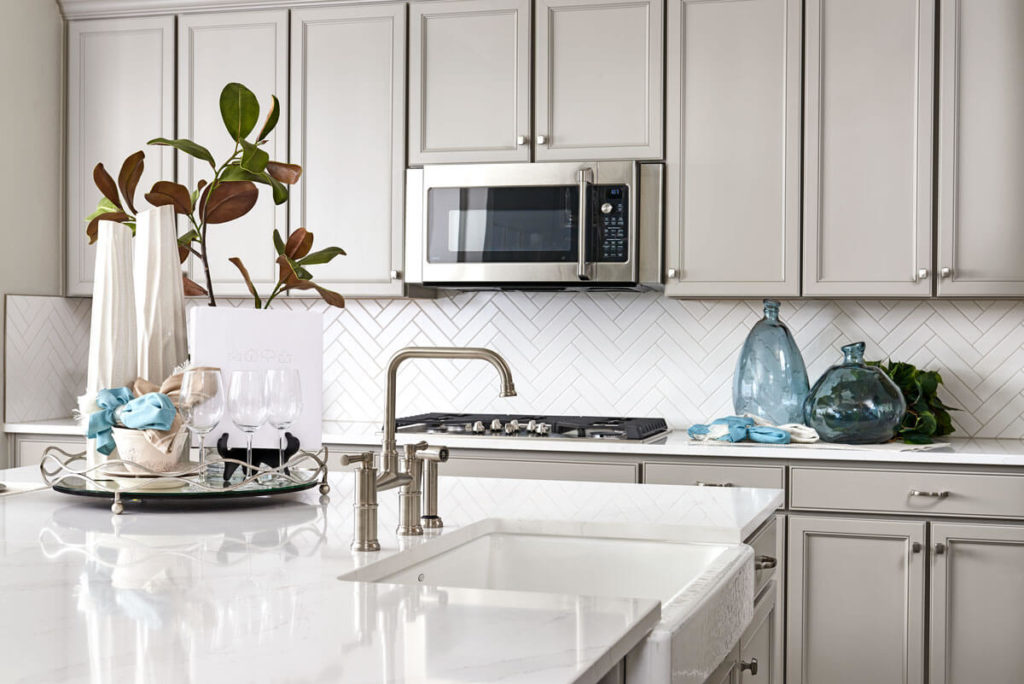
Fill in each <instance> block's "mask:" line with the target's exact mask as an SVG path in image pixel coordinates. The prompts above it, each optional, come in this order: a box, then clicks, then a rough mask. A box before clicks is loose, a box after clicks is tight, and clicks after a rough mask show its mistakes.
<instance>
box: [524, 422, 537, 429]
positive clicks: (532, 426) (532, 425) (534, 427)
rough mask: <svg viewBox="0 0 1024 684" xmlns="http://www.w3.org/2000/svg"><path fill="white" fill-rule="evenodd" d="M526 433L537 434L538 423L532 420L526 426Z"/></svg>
mask: <svg viewBox="0 0 1024 684" xmlns="http://www.w3.org/2000/svg"><path fill="white" fill-rule="evenodd" d="M526 431H527V432H536V431H537V421H535V420H531V421H530V422H529V423H527V424H526Z"/></svg>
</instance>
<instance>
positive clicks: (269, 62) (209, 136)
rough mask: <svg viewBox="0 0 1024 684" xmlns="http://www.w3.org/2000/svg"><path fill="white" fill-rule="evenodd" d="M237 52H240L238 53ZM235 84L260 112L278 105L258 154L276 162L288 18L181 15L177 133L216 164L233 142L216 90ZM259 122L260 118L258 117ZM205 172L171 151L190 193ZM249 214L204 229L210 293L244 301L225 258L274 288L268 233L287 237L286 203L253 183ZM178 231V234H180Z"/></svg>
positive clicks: (281, 147) (283, 135)
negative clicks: (255, 194) (255, 193)
mask: <svg viewBox="0 0 1024 684" xmlns="http://www.w3.org/2000/svg"><path fill="white" fill-rule="evenodd" d="M243 46H246V47H245V49H243ZM232 82H237V83H242V84H243V85H245V86H246V87H248V88H249V89H250V90H252V91H253V92H254V93H255V94H256V97H258V98H259V99H260V106H261V108H262V109H263V110H264V112H265V111H266V108H267V107H268V106H269V103H270V96H271V95H277V97H278V99H280V100H281V102H282V103H283V106H282V107H281V116H280V119H279V120H278V124H277V128H276V129H275V130H274V132H273V133H271V135H270V138H269V142H268V143H267V145H266V146H265V147H264V148H263V149H265V150H266V151H267V152H268V153H269V154H270V158H271V159H273V160H276V161H282V160H286V159H287V158H288V107H287V102H288V12H287V10H266V11H250V12H220V13H214V14H196V15H182V16H180V17H179V18H178V135H179V137H183V138H189V139H190V140H194V141H195V142H197V143H199V144H200V145H205V146H206V147H207V148H209V150H210V152H212V153H213V157H214V159H215V160H217V163H218V164H219V163H223V161H224V160H225V159H227V158H228V157H230V156H231V154H232V151H233V149H234V144H233V142H232V140H231V136H230V135H229V134H228V132H227V130H226V129H225V128H224V123H223V121H222V120H221V117H220V92H221V89H223V88H224V85H225V84H227V83H232ZM261 120H262V116H261ZM212 177H213V169H211V168H210V166H209V165H208V164H207V163H206V162H203V161H200V160H198V159H195V158H194V157H190V156H188V155H185V154H182V153H179V156H178V179H179V182H180V183H182V184H184V185H186V186H188V187H189V188H194V187H195V185H196V183H197V182H198V181H199V180H200V179H206V180H210V179H211V178H212ZM259 188H260V198H259V202H258V203H257V204H256V206H255V208H253V210H252V211H251V212H249V213H248V214H246V215H245V216H243V217H242V218H240V219H238V220H237V221H232V222H230V223H225V224H222V225H214V226H210V227H209V233H208V241H209V250H210V252H209V253H210V273H211V276H212V278H213V282H214V288H215V293H216V294H218V295H225V296H227V295H241V296H248V290H247V288H246V286H245V283H244V282H243V281H242V278H241V276H240V275H239V273H238V271H237V269H235V267H234V266H233V265H231V263H230V262H228V259H229V258H231V257H240V258H241V259H242V261H243V262H244V263H245V265H246V266H247V267H248V269H249V274H250V275H251V277H252V280H253V283H254V284H255V285H256V287H257V288H259V289H260V290H261V291H264V294H265V293H266V292H269V290H270V288H271V287H272V286H273V285H274V283H276V282H277V264H276V261H275V260H276V258H277V253H276V252H275V250H274V243H273V241H272V240H271V231H273V230H274V229H275V228H276V229H278V230H279V231H281V234H282V235H285V234H286V233H287V227H288V213H287V212H288V210H287V206H286V205H281V206H275V205H274V202H273V199H272V198H271V191H270V187H269V186H266V185H260V186H259ZM180 232H184V231H180ZM191 271H192V279H193V280H195V281H196V282H197V283H199V284H201V285H205V278H204V276H203V273H202V267H201V265H200V264H199V263H198V262H197V261H196V260H193V263H192V264H191Z"/></svg>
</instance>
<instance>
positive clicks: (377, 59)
mask: <svg viewBox="0 0 1024 684" xmlns="http://www.w3.org/2000/svg"><path fill="white" fill-rule="evenodd" d="M405 15H406V9H405V5H404V4H386V3H374V4H372V5H343V6H336V7H322V8H321V7H311V8H304V9H296V10H293V11H292V13H291V44H290V49H291V84H292V86H291V97H290V103H291V116H292V125H291V144H290V150H289V151H290V154H291V161H292V162H293V163H296V164H300V165H301V166H302V168H303V177H302V180H301V182H299V184H298V185H296V186H295V187H294V188H293V190H292V196H291V200H290V201H289V203H288V207H289V218H290V223H291V225H292V226H304V227H306V228H307V229H308V230H310V231H312V232H313V233H314V235H315V236H316V244H315V245H314V249H322V248H325V247H328V246H338V247H341V248H342V249H344V250H345V252H346V256H341V257H338V258H336V259H335V260H334V261H332V262H331V263H329V264H323V265H320V266H317V267H316V269H315V273H314V274H315V275H316V279H317V282H318V283H320V284H322V285H324V286H326V287H329V288H331V289H334V290H338V291H339V292H341V293H342V294H343V295H348V296H401V295H402V287H403V285H402V280H401V273H400V272H401V268H402V265H401V264H402V254H403V251H402V236H403V226H404V223H403V216H404V214H403V209H402V207H403V201H404V187H405V33H406V31H405V28H406V27H405V24H406V16H405ZM261 239H262V238H261ZM295 292H296V293H298V292H299V291H295ZM313 294H314V295H316V296H319V295H317V294H316V293H315V292H313ZM291 296H296V294H292V295H291Z"/></svg>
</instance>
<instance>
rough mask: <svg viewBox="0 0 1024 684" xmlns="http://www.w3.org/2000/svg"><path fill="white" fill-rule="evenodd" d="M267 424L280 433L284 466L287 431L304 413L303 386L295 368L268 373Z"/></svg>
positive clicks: (279, 445)
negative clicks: (285, 435)
mask: <svg viewBox="0 0 1024 684" xmlns="http://www.w3.org/2000/svg"><path fill="white" fill-rule="evenodd" d="M267 406H268V413H267V422H268V423H270V426H271V427H273V428H274V429H275V430H277V432H278V440H277V449H278V454H279V456H280V465H282V466H283V465H284V450H285V437H284V434H285V430H287V429H288V428H290V427H291V426H292V424H293V423H294V422H295V421H296V419H298V417H299V414H301V413H302V385H301V383H300V381H299V371H298V370H297V369H295V368H279V369H275V370H272V371H269V372H268V373H267Z"/></svg>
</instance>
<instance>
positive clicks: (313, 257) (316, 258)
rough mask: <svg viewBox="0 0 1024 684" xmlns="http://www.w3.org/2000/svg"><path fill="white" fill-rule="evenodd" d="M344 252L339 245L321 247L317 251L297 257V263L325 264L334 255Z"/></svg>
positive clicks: (303, 264) (309, 264)
mask: <svg viewBox="0 0 1024 684" xmlns="http://www.w3.org/2000/svg"><path fill="white" fill-rule="evenodd" d="M342 254H345V250H343V249H342V248H341V247H328V248H326V249H321V250H320V251H318V252H313V253H312V254H307V255H306V256H304V257H303V258H301V259H299V262H298V263H299V264H301V265H302V266H315V265H316V264H326V263H327V262H328V261H330V260H331V259H333V258H334V257H336V256H340V255H342Z"/></svg>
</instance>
